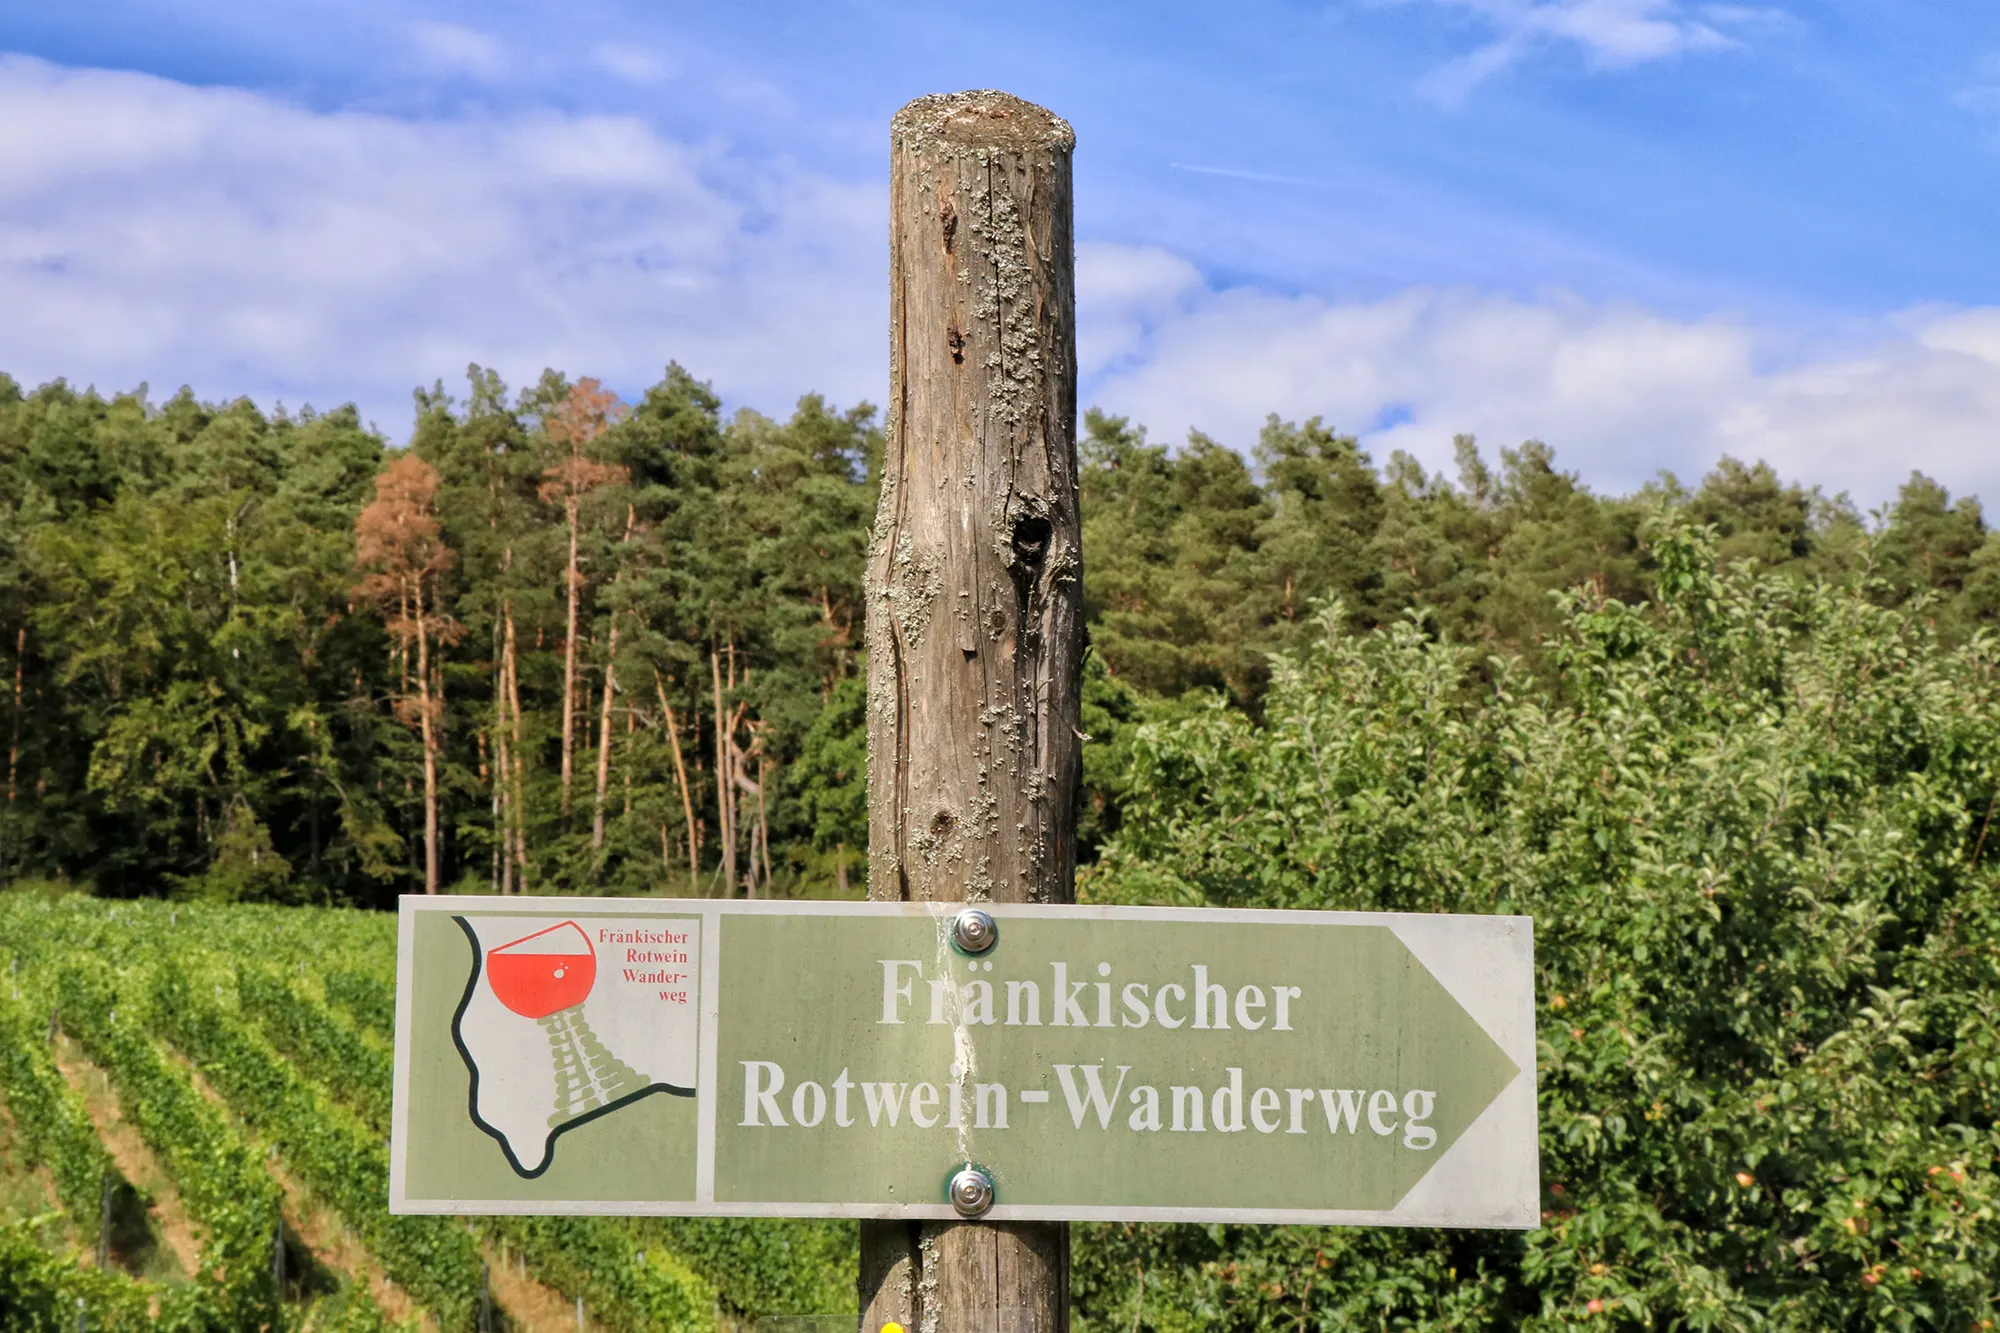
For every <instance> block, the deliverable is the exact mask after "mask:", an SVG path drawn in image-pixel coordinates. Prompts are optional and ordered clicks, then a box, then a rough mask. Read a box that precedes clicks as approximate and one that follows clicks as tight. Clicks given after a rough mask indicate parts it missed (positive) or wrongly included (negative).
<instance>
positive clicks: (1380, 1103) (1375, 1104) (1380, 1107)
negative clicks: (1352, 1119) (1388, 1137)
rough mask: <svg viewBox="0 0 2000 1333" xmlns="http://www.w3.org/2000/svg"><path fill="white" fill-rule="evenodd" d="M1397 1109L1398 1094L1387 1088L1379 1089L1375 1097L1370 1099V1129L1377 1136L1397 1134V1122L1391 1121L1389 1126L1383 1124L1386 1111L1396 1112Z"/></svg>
mask: <svg viewBox="0 0 2000 1333" xmlns="http://www.w3.org/2000/svg"><path fill="white" fill-rule="evenodd" d="M1395 1109H1396V1094H1395V1093H1393V1092H1391V1091H1389V1090H1388V1089H1387V1088H1379V1089H1377V1090H1376V1092H1375V1095H1374V1096H1372V1097H1370V1098H1369V1099H1368V1128H1370V1129H1372V1130H1374V1131H1375V1132H1376V1133H1377V1134H1394V1133H1395V1132H1396V1122H1395V1121H1393V1120H1391V1121H1390V1122H1389V1123H1388V1124H1386V1125H1385V1124H1383V1123H1382V1113H1383V1112H1384V1111H1394V1110H1395Z"/></svg>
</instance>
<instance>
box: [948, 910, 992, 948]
mask: <svg viewBox="0 0 2000 1333" xmlns="http://www.w3.org/2000/svg"><path fill="white" fill-rule="evenodd" d="M951 942H952V945H953V947H955V948H956V949H957V950H958V951H959V952H960V953H985V952H986V951H987V950H988V949H990V948H992V947H993V946H994V945H996V944H998V943H999V942H1000V923H999V922H998V921H995V920H994V919H993V914H992V913H990V912H983V911H981V910H980V909H979V908H977V907H968V908H966V909H965V910H964V911H963V912H960V913H959V914H958V915H957V916H955V917H953V918H952V919H951Z"/></svg>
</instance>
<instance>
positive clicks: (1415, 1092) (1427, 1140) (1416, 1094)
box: [1403, 1088, 1438, 1152]
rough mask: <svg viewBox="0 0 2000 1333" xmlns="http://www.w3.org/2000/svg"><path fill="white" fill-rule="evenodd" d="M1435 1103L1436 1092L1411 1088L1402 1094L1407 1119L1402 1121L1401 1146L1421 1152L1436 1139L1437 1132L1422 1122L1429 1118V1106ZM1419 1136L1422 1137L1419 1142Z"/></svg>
mask: <svg viewBox="0 0 2000 1333" xmlns="http://www.w3.org/2000/svg"><path fill="white" fill-rule="evenodd" d="M1436 1105H1437V1094H1436V1093H1435V1092H1425V1091H1424V1090H1423V1089H1421V1088H1412V1089H1411V1090H1410V1091H1408V1092H1406V1093H1404V1094H1403V1114H1404V1115H1405V1116H1407V1117H1408V1119H1406V1120H1404V1121H1403V1146H1404V1147H1405V1148H1415V1149H1416V1150H1417V1151H1418V1152H1422V1151H1424V1150H1425V1149H1426V1148H1429V1147H1430V1146H1431V1145H1432V1144H1434V1143H1436V1142H1437V1141H1438V1132H1437V1131H1436V1130H1435V1129H1432V1128H1431V1127H1430V1126H1429V1125H1426V1124H1425V1123H1424V1121H1426V1120H1428V1119H1430V1118H1431V1108H1432V1107H1434V1106H1436ZM1419 1136H1421V1137H1422V1139H1423V1142H1421V1143H1419V1142H1418V1141H1417V1140H1418V1138H1419Z"/></svg>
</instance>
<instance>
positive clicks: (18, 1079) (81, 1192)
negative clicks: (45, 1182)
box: [0, 998, 131, 1219]
mask: <svg viewBox="0 0 2000 1333" xmlns="http://www.w3.org/2000/svg"><path fill="white" fill-rule="evenodd" d="M47 1022H48V1020H47V1019H46V1018H38V1017H37V1016H35V1015H31V1014H29V1013H28V1012H27V1010H26V1009H24V1008H23V1007H22V1006H21V1004H20V1003H19V1002H18V1001H15V1000H11V999H4V998H0V1098H4V1101H5V1104H6V1107H7V1114H8V1115H9V1116H10V1117H12V1119H13V1122H14V1130H15V1132H16V1133H17V1134H18V1135H19V1136H20V1140H21V1143H22V1146H23V1147H24V1148H26V1150H27V1157H28V1160H29V1161H31V1162H38V1163H41V1164H44V1165H46V1166H47V1167H48V1168H49V1172H50V1174H51V1175H53V1176H54V1177H55V1182H56V1194H57V1197H59V1198H60V1199H61V1200H62V1205H63V1207H64V1208H65V1209H67V1210H68V1211H69V1213H70V1215H71V1216H72V1217H76V1218H86V1219H89V1218H95V1217H96V1215H97V1208H98V1203H99V1191H100V1190H101V1189H102V1188H103V1186H104V1182H105V1181H107V1180H109V1181H113V1182H114V1183H115V1184H117V1185H118V1186H120V1187H122V1188H125V1189H130V1188H131V1187H130V1186H129V1185H128V1184H126V1183H125V1182H124V1180H123V1178H122V1177H121V1176H120V1175H119V1172H118V1169H117V1168H116V1167H115V1166H113V1165H112V1162H111V1155H110V1154H109V1153H107V1152H105V1151H104V1145H103V1144H102V1143H100V1142H99V1141H98V1138H97V1127H96V1126H95V1125H93V1124H91V1123H90V1115H89V1113H88V1112H86V1111H85V1110H84V1109H83V1102H82V1100H81V1099H79V1098H78V1097H77V1095H76V1094H75V1093H74V1092H72V1091H71V1090H70V1086H69V1084H68V1083H67V1082H65V1081H64V1079H63V1076H62V1072H61V1071H60V1070H58V1069H57V1068H56V1063H55V1060H54V1058H53V1057H52V1056H51V1055H50V1054H49V1048H48V1042H47Z"/></svg>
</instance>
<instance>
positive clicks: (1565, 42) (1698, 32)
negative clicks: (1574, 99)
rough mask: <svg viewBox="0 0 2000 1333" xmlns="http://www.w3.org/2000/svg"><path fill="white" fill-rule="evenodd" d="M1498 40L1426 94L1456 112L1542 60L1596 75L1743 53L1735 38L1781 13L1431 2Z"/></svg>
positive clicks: (1649, 3) (1569, 0) (1492, 0)
mask: <svg viewBox="0 0 2000 1333" xmlns="http://www.w3.org/2000/svg"><path fill="white" fill-rule="evenodd" d="M1429 2H1430V3H1431V4H1434V5H1438V6H1442V7H1445V8H1448V9H1452V10H1457V11H1460V12H1463V13H1466V14H1468V15H1470V16H1471V17H1472V18H1474V19H1475V20H1476V21H1477V22H1479V23H1480V24H1481V26H1483V27H1486V28H1488V29H1489V30H1491V31H1492V32H1493V34H1494V35H1493V39H1492V40H1491V41H1490V42H1488V43H1487V44H1485V45H1483V46H1481V47H1479V48H1478V49H1477V50H1474V51H1472V52H1469V53H1468V54H1466V55H1464V56H1462V57H1460V58H1459V59H1457V60H1453V61H1450V62H1448V63H1447V64H1445V65H1443V66H1441V67H1440V68H1438V69H1436V70H1434V71H1432V72H1431V74H1429V75H1428V76H1426V78H1425V79H1424V81H1423V84H1422V89H1423V91H1424V92H1425V93H1427V94H1429V95H1430V96H1431V97H1433V98H1435V99H1436V100H1438V101H1440V102H1443V103H1445V104H1447V105H1454V104H1456V103H1458V102H1460V101H1462V100H1464V98H1465V97H1466V96H1467V95H1468V94H1470V93H1471V92H1472V90H1473V89H1474V88H1475V87H1477V86H1478V85H1479V84H1480V83H1482V82H1484V81H1485V80H1486V79H1488V78H1491V77H1492V76H1493V75H1495V74H1498V73H1499V72H1501V71H1502V70H1505V69H1508V68H1510V67H1512V66H1514V65H1516V64H1518V63H1520V62H1521V61H1522V60H1525V59H1527V58H1528V57H1529V56H1530V55H1532V54H1534V53H1535V52H1537V51H1539V50H1542V49H1545V48H1549V47H1568V48H1570V49H1572V50H1574V51H1576V52H1578V53H1579V54H1581V55H1582V56H1583V58H1584V61H1585V63H1586V64H1587V65H1588V66H1589V67H1590V68H1592V69H1599V70H1611V69H1625V68H1629V67H1631V66H1634V65H1641V64H1645V63H1647V62H1650V61H1655V60H1665V59H1669V58H1671V57H1675V56H1680V55H1684V54H1687V53H1689V52H1693V51H1712V50H1716V49H1719V48H1722V47H1727V46H1733V45H1736V43H1737V39H1736V37H1735V36H1733V35H1732V31H1741V30H1743V29H1745V28H1749V27H1753V26H1765V25H1768V24H1769V23H1771V22H1772V21H1774V20H1776V19H1777V18H1779V17H1781V15H1780V14H1779V12H1778V11H1772V10H1767V9H1757V8H1750V7H1747V6H1741V5H1709V6H1704V7H1702V8H1700V9H1695V8H1693V7H1691V6H1689V5H1687V4H1685V3H1683V0H1429Z"/></svg>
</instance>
